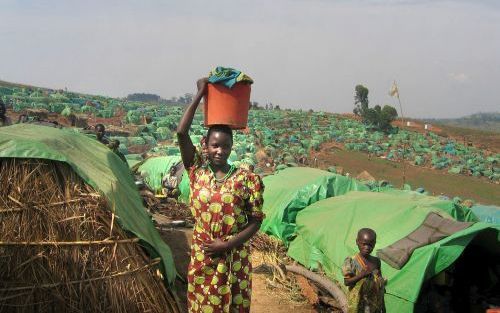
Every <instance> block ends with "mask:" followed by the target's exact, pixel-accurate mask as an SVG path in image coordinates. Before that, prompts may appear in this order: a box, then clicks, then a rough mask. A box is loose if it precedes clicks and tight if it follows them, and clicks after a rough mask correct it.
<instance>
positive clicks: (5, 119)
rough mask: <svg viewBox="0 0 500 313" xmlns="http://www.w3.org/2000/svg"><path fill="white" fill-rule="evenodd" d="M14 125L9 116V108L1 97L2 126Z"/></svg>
mask: <svg viewBox="0 0 500 313" xmlns="http://www.w3.org/2000/svg"><path fill="white" fill-rule="evenodd" d="M9 125H12V121H11V120H10V117H8V116H7V109H6V108H5V103H3V101H2V99H0V127H2V126H9Z"/></svg>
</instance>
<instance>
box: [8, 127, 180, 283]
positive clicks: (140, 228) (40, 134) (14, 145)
mask: <svg viewBox="0 0 500 313" xmlns="http://www.w3.org/2000/svg"><path fill="white" fill-rule="evenodd" d="M0 158H34V159H48V160H54V161H60V162H65V163H67V164H69V165H70V166H71V168H72V169H73V170H74V171H75V172H76V173H77V174H78V175H79V176H80V177H81V178H82V179H83V180H85V182H87V183H88V184H89V185H90V186H92V187H93V188H95V189H96V190H98V191H99V192H101V193H102V194H103V195H104V196H105V197H106V198H107V200H108V202H109V206H110V208H114V209H115V214H116V216H117V218H118V222H119V223H120V225H121V226H122V227H123V229H125V230H126V231H128V232H130V233H132V234H134V235H135V236H137V237H138V238H139V239H140V240H141V241H140V244H141V245H142V246H144V247H145V248H146V250H147V251H148V252H149V254H150V255H151V257H153V258H154V257H158V256H160V257H161V258H162V263H161V270H162V272H163V273H164V276H165V277H166V279H167V280H168V282H169V283H173V282H174V280H175V277H176V271H175V265H174V262H173V258H172V253H171V251H170V248H169V247H168V246H167V244H165V242H164V241H163V240H162V238H161V237H160V235H159V233H158V232H157V230H156V229H155V227H154V225H153V223H152V221H151V218H150V217H149V215H148V214H147V212H146V210H145V208H144V207H143V205H142V199H141V197H140V196H139V193H138V190H137V188H136V186H135V184H134V180H133V177H132V175H131V172H130V170H129V168H128V167H127V165H126V164H125V163H124V162H123V161H122V160H120V158H119V157H118V156H117V155H116V154H115V153H113V152H112V151H111V150H109V149H108V148H107V147H106V146H105V145H103V144H101V143H99V142H97V141H96V140H93V139H91V138H88V137H87V136H85V135H81V134H78V133H76V132H74V131H71V130H64V129H62V130H61V129H57V128H52V127H46V126H37V125H30V124H18V125H13V126H9V127H2V128H0Z"/></svg>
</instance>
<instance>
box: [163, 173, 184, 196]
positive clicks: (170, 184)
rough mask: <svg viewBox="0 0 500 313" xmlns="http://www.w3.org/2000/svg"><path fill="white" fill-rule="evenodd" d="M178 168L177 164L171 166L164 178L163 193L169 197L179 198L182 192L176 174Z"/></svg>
mask: <svg viewBox="0 0 500 313" xmlns="http://www.w3.org/2000/svg"><path fill="white" fill-rule="evenodd" d="M176 172H177V168H176V166H175V165H172V166H171V167H170V170H169V171H168V174H167V175H165V176H164V177H163V179H162V185H163V187H164V188H163V193H164V194H165V196H167V197H169V198H174V199H177V197H178V196H179V194H180V191H179V178H178V177H177V175H176Z"/></svg>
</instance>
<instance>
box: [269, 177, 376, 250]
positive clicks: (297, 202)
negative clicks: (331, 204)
mask: <svg viewBox="0 0 500 313" xmlns="http://www.w3.org/2000/svg"><path fill="white" fill-rule="evenodd" d="M264 186H265V189H264V213H265V214H266V218H265V219H264V221H263V222H262V226H261V228H260V229H261V231H263V232H266V233H268V234H272V235H274V236H276V237H278V238H280V239H281V240H283V241H284V242H285V243H288V242H289V240H290V239H291V236H292V235H293V233H294V231H295V217H296V215H297V213H298V212H300V210H302V209H303V208H305V207H307V206H308V205H310V204H312V203H314V202H316V201H319V200H322V199H326V198H329V197H333V196H339V195H343V194H345V193H346V192H348V191H351V190H369V188H368V187H367V186H366V185H364V184H362V183H360V182H358V181H356V180H354V179H352V178H348V177H345V176H341V175H337V174H333V173H330V172H327V171H323V170H319V169H315V168H309V167H290V168H286V169H283V170H281V171H279V172H278V173H277V174H275V175H270V176H267V177H265V178H264Z"/></svg>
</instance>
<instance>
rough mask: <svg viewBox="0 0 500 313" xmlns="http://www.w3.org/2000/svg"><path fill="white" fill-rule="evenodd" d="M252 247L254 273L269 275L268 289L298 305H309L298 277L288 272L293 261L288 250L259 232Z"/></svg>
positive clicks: (267, 280) (274, 239) (278, 241)
mask: <svg viewBox="0 0 500 313" xmlns="http://www.w3.org/2000/svg"><path fill="white" fill-rule="evenodd" d="M252 247H253V249H254V252H253V253H252V260H253V262H252V263H253V264H254V265H256V267H255V269H254V272H255V273H265V274H267V275H266V276H267V278H266V283H267V287H268V288H269V289H270V290H271V291H272V293H274V294H275V296H276V297H278V298H279V299H287V301H289V302H291V303H295V304H297V305H298V304H304V303H307V299H306V298H305V297H304V296H303V295H302V291H301V288H300V285H299V284H298V283H297V277H296V276H295V275H294V274H293V273H287V272H286V269H285V264H287V263H289V262H291V260H290V259H289V258H288V257H287V256H286V248H285V246H284V245H283V244H282V243H281V241H280V240H278V239H276V238H274V237H271V236H268V235H266V234H264V233H261V232H259V233H257V234H256V235H255V236H254V237H253V239H252Z"/></svg>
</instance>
